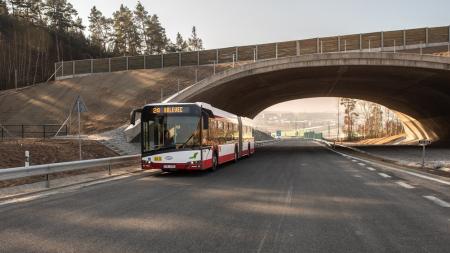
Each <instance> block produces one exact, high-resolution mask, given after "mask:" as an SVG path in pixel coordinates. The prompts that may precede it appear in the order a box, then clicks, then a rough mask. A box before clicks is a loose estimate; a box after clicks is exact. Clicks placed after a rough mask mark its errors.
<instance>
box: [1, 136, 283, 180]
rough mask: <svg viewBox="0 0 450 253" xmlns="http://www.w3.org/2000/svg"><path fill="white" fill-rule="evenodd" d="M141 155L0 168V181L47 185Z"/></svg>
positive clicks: (107, 167)
mask: <svg viewBox="0 0 450 253" xmlns="http://www.w3.org/2000/svg"><path fill="white" fill-rule="evenodd" d="M277 141H278V140H267V141H257V142H255V145H256V146H264V145H266V144H269V143H273V142H277ZM139 157H141V155H140V154H139V155H128V156H119V157H108V158H100V159H92V160H83V161H73V162H63V163H52V164H42V165H33V166H29V167H17V168H9V169H1V170H0V181H5V180H15V179H21V178H26V177H33V176H47V178H46V180H47V186H49V177H48V175H51V174H55V173H61V172H68V171H77V170H83V169H89V168H94V167H105V168H106V169H107V170H108V172H109V174H111V166H112V165H115V164H120V163H123V162H127V161H132V160H133V159H136V158H139Z"/></svg>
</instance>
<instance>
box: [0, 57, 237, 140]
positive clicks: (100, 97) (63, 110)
mask: <svg viewBox="0 0 450 253" xmlns="http://www.w3.org/2000/svg"><path fill="white" fill-rule="evenodd" d="M228 67H229V66H227V65H221V66H218V67H217V71H221V70H223V69H225V68H228ZM196 68H197V67H182V68H166V69H152V70H134V71H128V72H126V71H122V72H114V73H102V74H96V75H91V76H86V77H81V78H73V79H67V80H61V81H55V82H51V83H49V84H38V85H35V86H32V87H28V88H24V89H21V90H18V91H11V90H10V91H3V92H0V124H3V125H8V124H61V123H63V122H64V120H65V119H66V118H67V117H68V115H69V111H70V110H71V108H72V106H73V104H74V102H75V100H76V97H77V96H78V95H81V96H82V98H83V100H84V101H85V103H86V105H87V108H88V110H89V112H87V113H83V114H82V129H83V133H84V134H91V133H98V132H103V131H107V130H111V129H114V128H117V127H119V126H121V125H123V124H125V123H127V122H128V121H129V114H130V111H131V110H132V109H133V108H136V107H140V106H142V105H144V104H146V103H151V102H157V101H160V97H161V87H163V89H164V96H169V95H171V94H173V93H175V92H176V91H177V82H178V81H177V80H178V79H179V80H180V89H182V88H184V87H187V86H189V85H191V84H192V83H193V82H194V80H195V69H196ZM212 71H213V70H212V67H211V66H202V67H199V70H198V79H199V80H201V79H203V78H205V77H207V76H209V75H211V74H212ZM75 120H76V115H75V114H74V115H73V116H72V126H73V127H72V131H76V128H75V126H76V121H75Z"/></svg>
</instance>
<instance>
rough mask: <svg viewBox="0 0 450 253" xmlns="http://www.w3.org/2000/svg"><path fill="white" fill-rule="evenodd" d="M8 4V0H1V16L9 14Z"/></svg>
mask: <svg viewBox="0 0 450 253" xmlns="http://www.w3.org/2000/svg"><path fill="white" fill-rule="evenodd" d="M8 14H9V13H8V6H7V5H6V0H0V16H1V15H8Z"/></svg>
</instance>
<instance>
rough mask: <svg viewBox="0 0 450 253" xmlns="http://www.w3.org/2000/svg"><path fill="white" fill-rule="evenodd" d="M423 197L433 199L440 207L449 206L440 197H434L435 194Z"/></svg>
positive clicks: (449, 205)
mask: <svg viewBox="0 0 450 253" xmlns="http://www.w3.org/2000/svg"><path fill="white" fill-rule="evenodd" d="M423 197H424V198H426V199H428V200H431V201H433V202H434V203H435V204H437V205H440V206H442V207H450V204H449V203H447V202H445V201H443V200H442V199H439V198H436V197H435V196H423Z"/></svg>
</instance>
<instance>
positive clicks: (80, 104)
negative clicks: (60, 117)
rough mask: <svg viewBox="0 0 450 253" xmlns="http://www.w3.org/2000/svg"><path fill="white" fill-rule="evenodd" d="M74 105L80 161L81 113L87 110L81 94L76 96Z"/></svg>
mask: <svg viewBox="0 0 450 253" xmlns="http://www.w3.org/2000/svg"><path fill="white" fill-rule="evenodd" d="M74 107H75V109H76V111H77V113H78V151H79V153H80V161H81V160H83V157H82V155H81V113H82V112H87V111H88V109H87V106H86V104H85V103H84V101H83V99H82V98H81V96H78V97H77V101H76V102H75V104H74Z"/></svg>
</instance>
